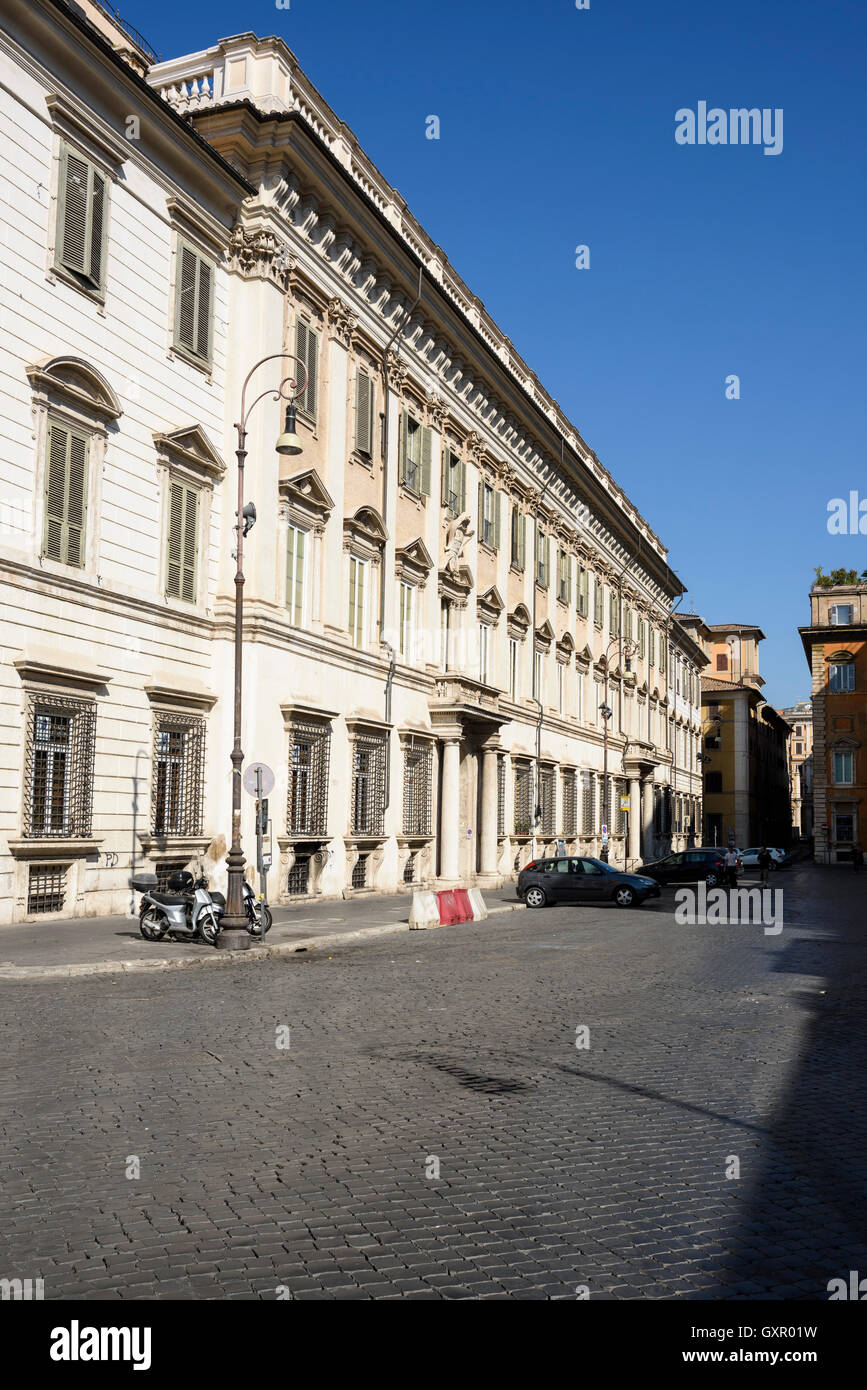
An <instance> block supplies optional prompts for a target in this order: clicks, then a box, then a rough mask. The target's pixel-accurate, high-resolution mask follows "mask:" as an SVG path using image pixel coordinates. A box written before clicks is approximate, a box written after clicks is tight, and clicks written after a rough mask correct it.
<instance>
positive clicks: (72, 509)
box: [42, 419, 90, 569]
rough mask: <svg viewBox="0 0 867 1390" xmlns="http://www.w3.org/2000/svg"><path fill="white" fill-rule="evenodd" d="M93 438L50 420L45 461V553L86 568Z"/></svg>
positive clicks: (77, 566)
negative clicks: (89, 474)
mask: <svg viewBox="0 0 867 1390" xmlns="http://www.w3.org/2000/svg"><path fill="white" fill-rule="evenodd" d="M89 453H90V435H89V434H85V433H83V432H82V431H80V430H73V429H69V428H68V427H67V426H66V425H62V424H61V423H60V421H59V420H53V419H50V420H49V422H48V434H47V439H46V460H45V524H44V528H43V538H42V553H43V555H44V556H46V558H47V559H49V560H59V561H60V562H61V563H62V564H64V565H75V566H76V568H78V569H83V568H84V560H85V544H84V543H85V529H86V522H87V484H88V456H89Z"/></svg>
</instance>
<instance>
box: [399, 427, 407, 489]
mask: <svg viewBox="0 0 867 1390" xmlns="http://www.w3.org/2000/svg"><path fill="white" fill-rule="evenodd" d="M408 461H409V411H408V410H402V411H401V414H400V481H401V482H402V483H405V482H406V475H407V463H408Z"/></svg>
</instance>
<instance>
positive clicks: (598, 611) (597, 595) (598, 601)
mask: <svg viewBox="0 0 867 1390" xmlns="http://www.w3.org/2000/svg"><path fill="white" fill-rule="evenodd" d="M603 598H604V595H603V593H602V585H601V583H600V582H599V580H598V579H597V578H596V576H595V575H594V576H593V622H594V623H595V624H596V626H597V627H601V626H602V620H603V607H602V605H603Z"/></svg>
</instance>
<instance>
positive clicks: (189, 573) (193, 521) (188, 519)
mask: <svg viewBox="0 0 867 1390" xmlns="http://www.w3.org/2000/svg"><path fill="white" fill-rule="evenodd" d="M184 494H185V495H184V549H183V556H182V562H181V563H182V565H183V577H182V582H181V598H183V599H186V601H187V603H195V601H196V561H197V559H198V551H199V538H198V529H199V528H198V524H197V523H198V519H199V494H198V493H197V492H196V490H195V488H191V487H188V488H184Z"/></svg>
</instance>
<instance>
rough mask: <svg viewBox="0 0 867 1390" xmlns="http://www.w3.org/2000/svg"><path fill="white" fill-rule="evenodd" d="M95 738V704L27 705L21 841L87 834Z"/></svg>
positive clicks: (67, 701)
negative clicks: (23, 835)
mask: <svg viewBox="0 0 867 1390" xmlns="http://www.w3.org/2000/svg"><path fill="white" fill-rule="evenodd" d="M95 734H96V705H95V704H93V703H91V702H90V701H87V700H72V699H63V698H57V699H55V698H54V697H51V698H42V697H40V698H38V699H35V700H34V701H33V702H32V704H31V707H30V711H29V715H28V720H27V743H26V747H25V753H24V787H25V797H26V803H27V804H26V806H25V814H24V824H25V827H26V829H25V835H26V836H27V837H30V838H36V839H44V838H48V837H51V836H57V837H58V838H73V837H86V836H88V835H89V834H90V826H91V815H92V806H93V763H94V742H95Z"/></svg>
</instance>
